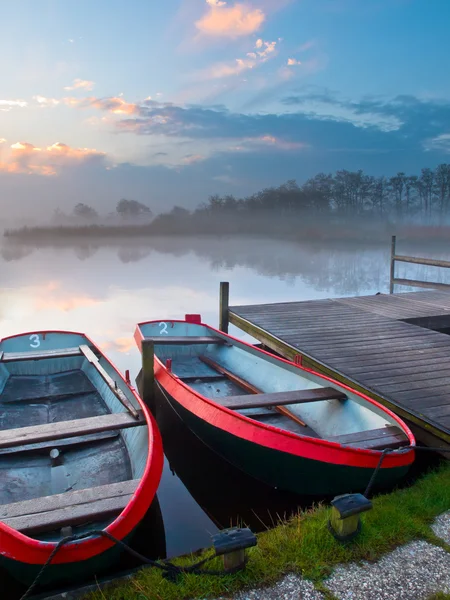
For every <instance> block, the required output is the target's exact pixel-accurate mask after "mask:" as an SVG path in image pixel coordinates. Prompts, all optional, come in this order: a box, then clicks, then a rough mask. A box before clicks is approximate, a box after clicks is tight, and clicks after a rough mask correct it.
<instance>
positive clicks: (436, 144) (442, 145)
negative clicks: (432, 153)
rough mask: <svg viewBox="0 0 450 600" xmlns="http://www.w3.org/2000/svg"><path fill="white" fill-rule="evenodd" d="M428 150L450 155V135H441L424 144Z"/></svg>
mask: <svg viewBox="0 0 450 600" xmlns="http://www.w3.org/2000/svg"><path fill="white" fill-rule="evenodd" d="M424 147H425V149H426V150H438V151H442V152H446V153H448V154H450V133H441V134H440V135H437V136H436V137H435V138H432V139H431V140H427V141H425V143H424Z"/></svg>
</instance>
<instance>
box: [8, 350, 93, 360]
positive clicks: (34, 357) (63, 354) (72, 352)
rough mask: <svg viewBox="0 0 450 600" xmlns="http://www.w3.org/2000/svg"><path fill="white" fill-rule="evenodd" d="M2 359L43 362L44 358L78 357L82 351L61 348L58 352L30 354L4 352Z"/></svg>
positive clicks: (33, 352)
mask: <svg viewBox="0 0 450 600" xmlns="http://www.w3.org/2000/svg"><path fill="white" fill-rule="evenodd" d="M2 354H3V356H2V358H1V360H2V362H17V361H21V360H41V359H44V358H63V357H68V356H78V355H80V354H81V350H80V349H79V348H78V347H77V348H59V349H57V350H40V351H36V352H35V351H30V352H28V351H27V352H4V353H2Z"/></svg>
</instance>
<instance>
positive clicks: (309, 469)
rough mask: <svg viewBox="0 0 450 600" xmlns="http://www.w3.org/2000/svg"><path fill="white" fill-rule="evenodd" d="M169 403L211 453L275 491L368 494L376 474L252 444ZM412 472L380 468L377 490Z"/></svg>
mask: <svg viewBox="0 0 450 600" xmlns="http://www.w3.org/2000/svg"><path fill="white" fill-rule="evenodd" d="M169 401H170V404H171V406H172V408H173V409H174V410H175V412H176V413H177V414H178V416H179V417H180V418H181V419H182V420H183V421H184V423H185V424H186V426H187V427H188V428H189V429H190V430H191V431H192V432H193V433H194V434H195V435H196V436H197V437H198V438H200V439H201V440H202V441H203V443H204V444H206V445H207V446H208V447H209V448H211V450H213V451H215V452H216V453H217V454H219V455H220V456H221V457H222V458H223V459H225V460H227V461H228V462H230V463H231V464H233V465H234V466H236V467H238V468H239V469H240V470H241V471H243V472H244V473H246V474H247V475H249V476H251V477H253V478H255V479H257V480H259V481H262V482H263V483H265V484H266V485H269V486H271V487H273V488H276V489H279V490H284V491H288V492H293V493H295V494H299V495H302V496H335V495H338V494H345V493H353V492H364V490H365V489H366V487H367V484H368V483H369V480H370V478H371V476H372V474H373V472H374V470H373V469H371V468H363V467H353V466H349V465H337V464H332V463H329V462H323V461H319V460H313V459H310V458H305V457H302V456H295V455H293V454H289V453H287V452H281V451H279V450H274V449H272V448H267V447H265V446H261V445H259V444H255V443H252V442H249V441H248V440H245V439H242V438H239V437H238V436H236V435H233V434H231V433H229V432H227V431H224V430H223V429H220V428H218V427H215V426H213V425H211V424H210V423H208V422H206V421H204V420H202V419H200V418H199V417H197V416H196V415H194V414H193V413H192V412H190V411H188V410H186V409H185V408H184V407H183V406H181V405H180V404H179V403H178V402H177V401H176V400H175V399H173V398H170V399H169ZM408 470H409V465H407V466H402V467H396V468H390V469H380V471H379V472H378V474H377V476H376V479H375V483H374V486H373V489H374V490H375V489H378V490H380V489H387V488H392V487H393V486H394V485H395V484H396V483H398V482H399V481H400V480H401V479H402V478H403V477H404V476H405V475H406V473H407V472H408Z"/></svg>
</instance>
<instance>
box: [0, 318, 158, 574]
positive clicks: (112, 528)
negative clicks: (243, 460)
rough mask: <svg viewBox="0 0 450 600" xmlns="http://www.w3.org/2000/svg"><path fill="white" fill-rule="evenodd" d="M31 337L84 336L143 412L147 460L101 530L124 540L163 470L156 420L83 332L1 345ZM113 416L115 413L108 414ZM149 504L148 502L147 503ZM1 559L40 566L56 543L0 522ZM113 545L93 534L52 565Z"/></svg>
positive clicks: (61, 552) (62, 552) (152, 494)
mask: <svg viewBox="0 0 450 600" xmlns="http://www.w3.org/2000/svg"><path fill="white" fill-rule="evenodd" d="M34 334H41V335H42V334H61V335H77V336H80V337H83V338H84V339H85V340H86V341H87V342H88V344H89V345H90V346H91V347H93V348H95V350H96V351H97V352H98V353H99V354H100V357H99V359H104V360H105V361H106V362H107V363H108V364H109V366H110V367H111V368H112V369H113V371H114V373H115V374H116V375H117V376H118V377H119V378H120V379H121V380H122V382H123V383H124V384H125V386H126V387H127V390H129V392H130V393H131V394H132V395H133V397H134V398H135V400H136V402H137V403H138V404H139V407H140V409H141V410H142V412H143V414H144V417H145V421H146V427H147V460H146V464H145V468H144V472H143V474H142V476H141V478H140V482H139V484H138V486H137V487H136V490H135V492H134V493H133V495H132V497H131V498H130V500H129V502H128V503H127V505H126V506H125V508H124V509H123V510H122V511H121V512H120V513H119V514H118V515H117V516H116V517H115V518H114V519H113V520H112V521H111V522H110V523H109V524H108V525H107V526H106V527H105V528H103V531H105V532H107V533H109V534H111V535H113V536H114V537H116V538H118V539H120V540H121V539H123V538H125V537H126V536H127V535H128V534H129V533H131V532H132V531H133V529H134V528H135V527H136V526H137V525H138V524H139V522H140V521H141V520H142V518H143V517H144V515H145V513H146V512H147V510H148V509H149V508H150V505H151V503H152V502H153V499H154V497H155V495H156V491H157V489H158V486H159V483H160V480H161V476H162V470H163V463H164V458H163V448H162V439H161V434H160V432H159V429H158V426H157V424H156V421H155V419H154V417H153V415H152V414H151V412H150V411H149V409H148V407H147V406H146V404H145V403H144V401H143V400H142V398H141V397H140V396H139V394H138V393H137V391H136V389H135V388H134V387H133V386H132V385H131V383H129V382H128V381H127V380H126V379H125V377H124V376H123V375H122V373H121V372H120V371H119V369H118V368H117V367H116V366H115V365H114V363H113V362H112V361H111V360H110V359H109V358H108V357H107V356H106V355H105V354H104V353H103V352H102V350H101V349H100V348H99V346H98V345H97V344H95V343H94V341H93V340H92V339H91V338H90V337H89V336H88V335H86V334H85V333H82V332H79V331H69V330H58V329H47V330H39V331H28V332H24V333H20V334H16V335H10V336H6V337H4V338H2V339H0V344H2V343H3V342H4V341H5V340H11V339H14V338H21V337H26V336H30V335H34ZM111 414H114V413H111ZM150 499H151V501H150V502H149V500H150ZM0 541H1V545H0V556H3V557H5V558H8V559H11V560H14V561H19V562H23V563H26V564H38V565H39V564H43V563H45V561H46V560H47V559H48V558H49V556H50V554H51V553H52V552H53V550H54V549H55V547H56V546H57V544H58V542H52V541H51V542H50V541H41V540H37V539H35V538H32V537H29V536H27V535H25V534H24V533H21V532H20V531H17V530H16V529H14V528H12V527H9V526H8V525H6V523H4V522H3V521H1V520H0ZM114 545H115V543H114V542H112V541H111V540H109V539H107V538H105V537H103V536H96V535H92V536H89V537H86V539H82V540H78V541H73V542H68V543H67V544H65V545H64V546H63V547H61V548H60V550H59V552H58V553H57V555H56V556H55V557H54V558H53V560H52V564H64V563H71V562H78V561H83V560H87V559H89V558H92V557H94V556H98V555H99V554H102V553H103V552H105V551H106V550H108V549H109V548H112V547H113V546H114Z"/></svg>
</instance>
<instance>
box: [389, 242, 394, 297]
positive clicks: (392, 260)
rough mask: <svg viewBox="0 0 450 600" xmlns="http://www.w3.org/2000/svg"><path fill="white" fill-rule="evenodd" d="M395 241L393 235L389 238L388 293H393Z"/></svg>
mask: <svg viewBox="0 0 450 600" xmlns="http://www.w3.org/2000/svg"><path fill="white" fill-rule="evenodd" d="M395 242H396V236H395V235H393V236H392V239H391V272H390V278H389V293H390V294H393V293H394V279H395Z"/></svg>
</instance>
